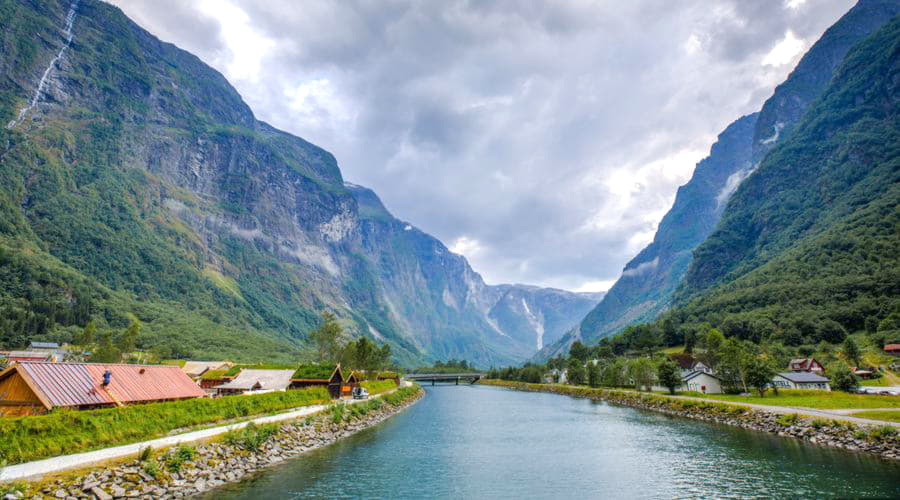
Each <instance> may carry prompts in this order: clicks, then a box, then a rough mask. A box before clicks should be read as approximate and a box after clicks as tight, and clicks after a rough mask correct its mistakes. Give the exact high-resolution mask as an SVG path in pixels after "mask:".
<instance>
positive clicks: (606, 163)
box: [114, 0, 853, 290]
mask: <svg viewBox="0 0 900 500" xmlns="http://www.w3.org/2000/svg"><path fill="white" fill-rule="evenodd" d="M114 3H115V4H117V5H119V6H120V7H121V8H122V9H123V10H124V11H125V13H126V14H128V15H129V16H131V17H132V18H133V19H134V20H136V21H137V22H138V23H139V24H141V25H142V26H143V27H144V28H146V29H148V30H149V31H151V32H153V33H154V34H156V35H157V36H158V37H160V38H161V39H163V40H165V41H169V42H173V43H175V44H176V45H178V46H179V47H181V48H183V49H186V50H189V51H191V52H193V53H194V54H196V55H198V56H199V57H200V58H202V59H203V60H204V61H206V62H207V63H208V64H210V65H212V66H213V67H215V68H217V69H218V70H219V71H221V72H222V73H223V74H224V75H225V76H226V77H227V78H228V79H229V80H230V81H231V83H232V84H233V85H234V86H235V87H236V88H237V89H238V91H240V93H241V95H242V96H243V97H244V99H245V100H246V101H247V103H248V104H249V105H250V106H251V107H252V108H253V110H254V111H255V113H256V115H257V117H258V118H259V119H261V120H264V121H267V122H269V123H271V124H272V125H274V126H276V127H279V128H282V129H284V130H287V131H289V132H292V133H294V134H297V135H299V136H301V137H303V138H305V139H307V140H309V141H311V142H313V143H316V144H318V145H320V146H322V147H324V148H326V149H328V150H329V151H331V152H333V153H334V154H335V156H336V157H337V158H338V162H339V164H340V166H341V169H342V171H343V173H344V178H345V179H346V180H348V181H351V182H354V183H357V184H362V185H365V186H369V187H372V188H373V189H375V190H376V192H377V193H378V194H379V195H380V196H381V198H382V200H383V201H384V202H385V204H386V205H387V206H388V208H389V209H390V210H391V211H392V212H393V213H394V215H396V216H397V217H398V218H400V219H403V220H407V221H409V222H411V223H413V224H415V225H416V226H418V227H420V228H421V229H422V230H424V231H426V232H429V233H431V234H433V235H435V236H437V237H438V238H440V239H441V240H442V241H444V242H445V243H446V244H447V245H448V246H449V247H450V248H451V249H452V250H453V251H455V252H457V253H461V254H463V255H465V256H466V257H467V258H468V259H469V261H470V262H471V263H472V266H473V267H474V268H475V270H477V271H479V272H480V273H481V274H482V275H483V276H484V277H485V279H486V280H487V281H488V282H489V283H501V282H517V283H531V284H537V285H546V286H555V287H558V288H565V289H571V290H602V289H606V288H608V287H609V286H610V285H611V284H612V282H613V281H614V280H615V279H616V278H617V277H618V276H619V274H620V273H621V271H622V267H623V266H624V265H625V263H626V262H627V261H628V260H629V259H630V258H631V257H633V256H634V255H635V254H636V253H637V252H638V251H639V250H640V249H641V248H642V247H643V246H644V245H646V244H647V243H649V242H650V241H651V240H652V238H653V234H654V232H655V229H656V225H657V224H658V223H659V220H660V219H661V218H662V216H663V214H664V213H665V212H666V211H667V210H668V209H669V207H670V206H671V204H672V202H673V201H674V197H675V191H676V189H677V188H678V186H679V185H681V184H684V183H685V182H686V181H687V180H688V179H689V178H690V175H691V172H692V171H693V168H694V165H695V164H696V162H697V161H699V160H700V159H702V158H703V157H704V156H705V155H706V154H707V152H708V151H709V148H710V146H711V144H712V143H713V142H714V140H715V137H716V135H717V134H718V133H719V132H720V131H721V130H722V129H724V128H725V126H726V125H728V123H730V122H731V121H733V120H735V119H736V118H738V117H739V116H741V115H743V114H746V113H750V112H753V111H756V110H758V109H759V107H760V106H761V105H762V102H763V101H764V100H765V99H766V98H767V97H768V96H769V95H771V93H772V90H773V89H774V87H775V85H777V84H778V83H779V82H780V81H782V80H783V79H784V78H785V77H786V76H787V74H788V73H789V72H790V71H791V69H792V68H793V67H794V65H795V64H796V63H797V61H798V60H799V58H800V56H801V55H802V54H803V52H804V51H805V50H806V49H807V48H808V47H809V46H810V45H811V44H812V43H813V42H815V40H816V39H818V37H819V36H820V35H821V34H822V32H823V31H824V30H825V29H826V28H827V27H828V26H829V25H831V24H832V23H833V22H834V21H836V20H837V19H838V18H839V17H840V16H841V15H842V14H843V13H844V12H846V11H847V10H848V9H849V8H850V6H851V5H852V3H853V2H852V1H851V0H769V1H764V0H753V1H746V0H723V1H712V0H678V1H665V0H646V1H644V0H629V1H627V2H622V1H616V0H609V1H597V2H591V1H560V0H552V1H550V0H547V1H544V2H538V1H515V2H514V1H496V2H484V1H452V0H448V1H443V0H434V1H393V0H380V1H369V0H359V1H353V0H341V1H318V0H304V1H302V2H299V1H294V0H267V1H265V2H259V1H253V0H245V1H239V0H198V1H191V2H184V1H183V0H115V1H114Z"/></svg>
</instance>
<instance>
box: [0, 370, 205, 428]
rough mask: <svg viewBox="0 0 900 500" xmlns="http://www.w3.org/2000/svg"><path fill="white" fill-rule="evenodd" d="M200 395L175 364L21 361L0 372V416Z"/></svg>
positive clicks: (36, 413) (34, 413)
mask: <svg viewBox="0 0 900 500" xmlns="http://www.w3.org/2000/svg"><path fill="white" fill-rule="evenodd" d="M203 396H205V394H204V392H203V390H201V389H200V388H199V387H197V384H195V383H194V381H192V380H191V379H190V378H189V377H188V376H187V375H185V374H184V373H183V372H182V371H181V370H180V369H179V368H178V367H177V366H159V365H118V364H88V363H46V362H22V363H17V364H15V365H12V366H10V367H9V368H7V369H5V370H3V371H2V372H0V416H23V415H40V414H43V413H46V412H48V411H50V410H52V409H54V408H71V409H76V410H85V409H91V408H105V407H111V406H125V405H131V404H140V403H154V402H161V401H176V400H180V399H191V398H199V397H203Z"/></svg>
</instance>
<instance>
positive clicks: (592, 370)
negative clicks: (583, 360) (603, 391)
mask: <svg viewBox="0 0 900 500" xmlns="http://www.w3.org/2000/svg"><path fill="white" fill-rule="evenodd" d="M587 379H588V385H589V386H591V387H600V363H588V368H587Z"/></svg>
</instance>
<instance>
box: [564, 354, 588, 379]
mask: <svg viewBox="0 0 900 500" xmlns="http://www.w3.org/2000/svg"><path fill="white" fill-rule="evenodd" d="M566 379H568V381H569V383H570V384H572V385H581V384H583V383H584V364H582V363H581V361H580V360H579V359H578V358H569V365H568V367H567V370H566Z"/></svg>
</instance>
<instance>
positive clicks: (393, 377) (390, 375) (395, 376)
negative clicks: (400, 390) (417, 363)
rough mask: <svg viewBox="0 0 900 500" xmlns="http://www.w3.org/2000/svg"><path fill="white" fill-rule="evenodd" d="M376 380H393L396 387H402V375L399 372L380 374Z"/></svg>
mask: <svg viewBox="0 0 900 500" xmlns="http://www.w3.org/2000/svg"><path fill="white" fill-rule="evenodd" d="M375 380H392V381H393V382H394V384H395V385H397V386H399V385H400V374H399V373H397V372H379V373H378V375H376V376H375Z"/></svg>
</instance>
